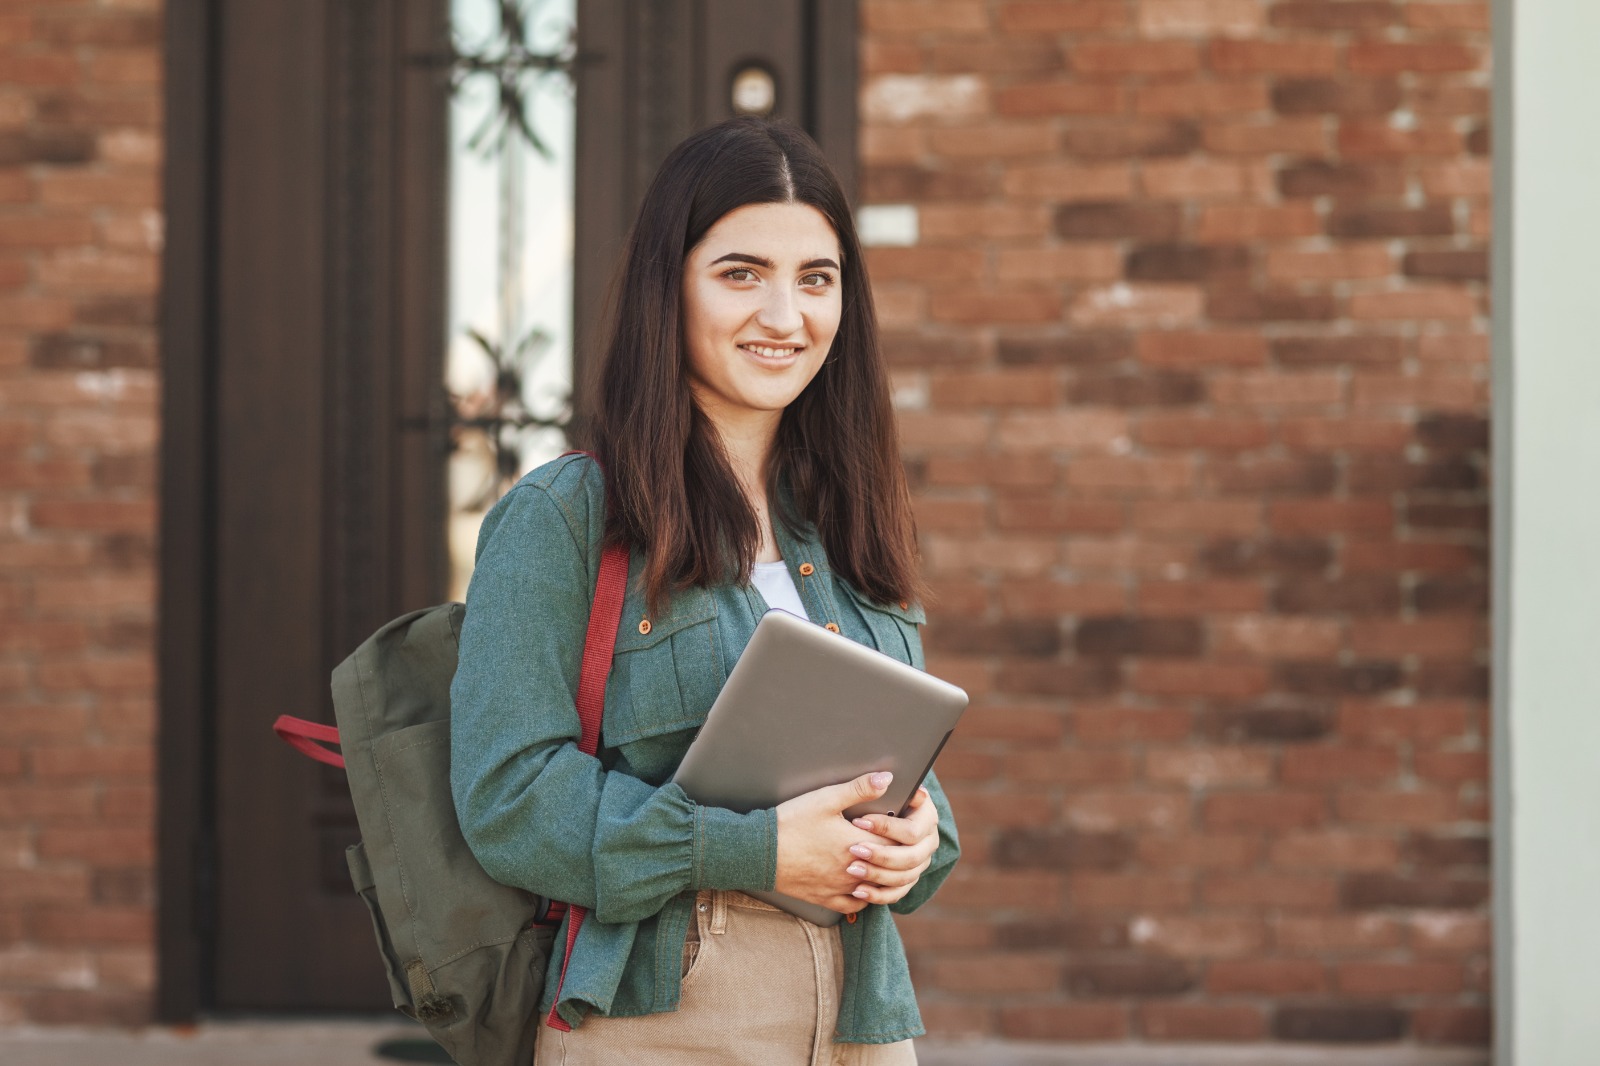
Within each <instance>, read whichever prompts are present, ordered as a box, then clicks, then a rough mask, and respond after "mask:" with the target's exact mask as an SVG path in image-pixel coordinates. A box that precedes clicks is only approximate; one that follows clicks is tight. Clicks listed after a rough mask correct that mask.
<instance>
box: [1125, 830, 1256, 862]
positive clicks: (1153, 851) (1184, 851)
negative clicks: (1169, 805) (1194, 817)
mask: <svg viewBox="0 0 1600 1066" xmlns="http://www.w3.org/2000/svg"><path fill="white" fill-rule="evenodd" d="M1260 856H1261V841H1260V839H1259V838H1258V837H1256V836H1254V835H1246V834H1240V833H1234V834H1218V833H1207V834H1192V833H1191V834H1188V835H1184V836H1167V835H1163V836H1150V835H1144V836H1141V837H1139V839H1138V857H1139V862H1141V863H1143V864H1144V865H1145V866H1147V867H1149V868H1151V869H1157V870H1162V869H1166V870H1206V869H1239V868H1247V867H1250V866H1253V865H1255V862H1256V860H1257V859H1258V858H1260Z"/></svg>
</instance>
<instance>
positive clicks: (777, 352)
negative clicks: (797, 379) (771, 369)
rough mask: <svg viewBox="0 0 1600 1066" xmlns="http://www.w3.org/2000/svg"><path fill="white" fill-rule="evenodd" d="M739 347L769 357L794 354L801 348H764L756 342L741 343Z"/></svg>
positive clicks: (774, 357) (776, 357)
mask: <svg viewBox="0 0 1600 1066" xmlns="http://www.w3.org/2000/svg"><path fill="white" fill-rule="evenodd" d="M739 347H741V348H743V349H744V350H745V351H747V352H754V353H755V354H757V355H764V356H766V357H767V358H768V359H778V358H782V357H784V356H790V355H794V354H795V353H796V352H798V351H800V349H799V348H762V347H760V346H759V345H755V344H741V345H739Z"/></svg>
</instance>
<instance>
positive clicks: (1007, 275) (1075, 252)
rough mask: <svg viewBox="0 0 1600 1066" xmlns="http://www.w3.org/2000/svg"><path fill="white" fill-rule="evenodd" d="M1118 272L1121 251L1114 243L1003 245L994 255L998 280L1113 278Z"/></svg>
mask: <svg viewBox="0 0 1600 1066" xmlns="http://www.w3.org/2000/svg"><path fill="white" fill-rule="evenodd" d="M1121 274H1122V254H1121V252H1120V251H1119V250H1118V248H1117V247H1116V245H1114V244H1070V245H1065V246H1061V247H1055V248H1014V249H1005V250H1003V251H1001V252H1000V253H999V254H998V255H997V256H996V259H995V277H997V278H998V279H999V280H1001V281H1020V282H1037V281H1042V280H1052V281H1112V280H1114V279H1116V278H1118V277H1120V276H1121Z"/></svg>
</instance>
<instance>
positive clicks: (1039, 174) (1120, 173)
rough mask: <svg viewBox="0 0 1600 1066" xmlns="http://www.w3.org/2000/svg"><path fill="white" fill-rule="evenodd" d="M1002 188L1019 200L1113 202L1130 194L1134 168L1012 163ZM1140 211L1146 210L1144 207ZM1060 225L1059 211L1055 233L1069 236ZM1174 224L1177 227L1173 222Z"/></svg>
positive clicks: (1113, 164) (1103, 164)
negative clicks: (1132, 169)
mask: <svg viewBox="0 0 1600 1066" xmlns="http://www.w3.org/2000/svg"><path fill="white" fill-rule="evenodd" d="M1002 187H1003V189H1005V192H1006V195H1008V197H1013V198H1021V200H1029V198H1043V200H1051V202H1056V203H1104V202H1115V200H1125V198H1128V197H1131V195H1133V171H1131V168H1130V166H1128V163H1032V165H1013V166H1008V168H1006V171H1005V178H1003V179H1002ZM963 210H965V208H963ZM1139 210H1141V211H1147V208H1139ZM1061 226H1062V224H1061V214H1059V211H1058V214H1056V232H1058V234H1061V235H1062V237H1070V234H1067V232H1066V230H1062V227H1061ZM1173 227H1174V229H1176V221H1174V222H1173ZM1091 235H1093V234H1091ZM1106 235H1118V234H1106Z"/></svg>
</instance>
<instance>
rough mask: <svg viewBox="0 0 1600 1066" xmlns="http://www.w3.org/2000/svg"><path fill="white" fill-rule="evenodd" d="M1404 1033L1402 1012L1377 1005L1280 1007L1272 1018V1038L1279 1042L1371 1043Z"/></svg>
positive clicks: (1393, 1037) (1396, 1008) (1404, 1017)
mask: <svg viewBox="0 0 1600 1066" xmlns="http://www.w3.org/2000/svg"><path fill="white" fill-rule="evenodd" d="M1405 1031H1406V1014H1405V1012H1404V1011H1402V1010H1400V1009H1399V1008H1398V1007H1389V1006H1380V1005H1363V1004H1342V1003H1340V1004H1329V1005H1327V1006H1310V1005H1296V1006H1280V1007H1278V1008H1277V1009H1276V1011H1274V1013H1273V1017H1272V1035H1273V1036H1274V1037H1275V1038H1277V1039H1279V1040H1303V1041H1313V1042H1317V1043H1370V1042H1375V1041H1387V1040H1398V1039H1400V1037H1402V1036H1403V1035H1405Z"/></svg>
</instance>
